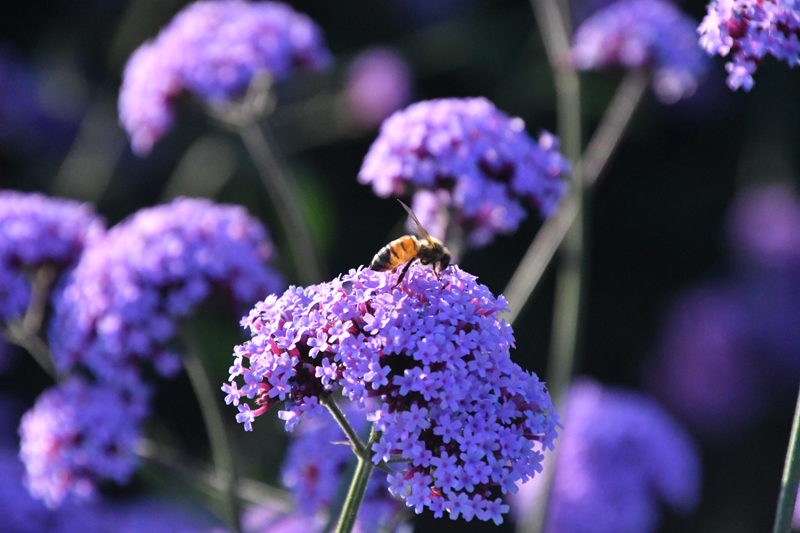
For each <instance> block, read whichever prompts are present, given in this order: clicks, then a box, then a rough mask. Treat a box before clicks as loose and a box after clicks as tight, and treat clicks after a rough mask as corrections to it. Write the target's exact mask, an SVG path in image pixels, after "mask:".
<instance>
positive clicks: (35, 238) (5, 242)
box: [0, 191, 104, 322]
mask: <svg viewBox="0 0 800 533" xmlns="http://www.w3.org/2000/svg"><path fill="white" fill-rule="evenodd" d="M103 231H104V225H103V222H102V220H101V219H100V218H99V217H98V216H97V215H96V214H95V213H94V212H93V211H92V209H91V207H90V206H89V205H88V204H82V203H78V202H73V201H70V200H61V199H56V198H48V197H46V196H44V195H41V194H30V193H21V192H16V191H0V322H4V321H8V320H12V319H14V318H17V317H19V316H20V315H22V314H23V313H24V311H25V309H26V308H27V306H28V300H29V298H30V284H29V283H28V281H27V279H26V277H25V272H24V271H25V270H28V271H32V270H35V269H36V268H38V267H41V266H45V265H49V266H53V267H55V268H56V269H57V270H64V269H67V268H69V267H71V266H72V265H73V264H74V263H75V262H76V261H77V259H78V257H80V255H81V253H82V252H83V250H84V248H85V247H86V246H88V245H90V244H91V243H93V242H95V241H96V240H97V239H98V238H99V237H101V236H102V234H103Z"/></svg>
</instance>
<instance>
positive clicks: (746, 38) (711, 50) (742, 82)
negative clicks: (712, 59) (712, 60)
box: [697, 0, 800, 91]
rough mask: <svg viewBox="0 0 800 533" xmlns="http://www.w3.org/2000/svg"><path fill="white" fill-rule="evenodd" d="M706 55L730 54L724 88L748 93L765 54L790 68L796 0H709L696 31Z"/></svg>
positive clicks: (799, 56) (798, 17)
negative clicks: (739, 89) (705, 12)
mask: <svg viewBox="0 0 800 533" xmlns="http://www.w3.org/2000/svg"><path fill="white" fill-rule="evenodd" d="M697 31H698V33H699V34H700V46H702V47H703V49H704V50H705V51H706V52H708V54H709V55H720V56H722V57H727V56H729V55H730V59H731V61H729V62H728V63H727V64H726V65H725V70H727V71H728V86H729V87H730V88H731V89H734V90H736V89H738V88H740V87H741V88H742V89H744V90H745V91H749V90H750V89H752V88H753V85H755V80H754V79H753V74H754V73H755V71H756V69H757V68H758V65H759V63H760V62H761V60H762V59H764V57H765V56H766V55H768V54H770V55H772V56H774V57H775V58H777V59H778V60H780V61H785V62H786V63H787V64H788V65H789V66H790V67H794V66H796V65H798V63H800V42H799V41H798V38H800V4H798V3H797V1H796V0H758V1H753V0H712V2H711V3H710V4H709V5H708V14H707V15H706V17H705V18H704V19H703V22H702V23H701V24H700V27H699V28H698V29H697Z"/></svg>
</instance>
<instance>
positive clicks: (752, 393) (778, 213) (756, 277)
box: [645, 185, 800, 441]
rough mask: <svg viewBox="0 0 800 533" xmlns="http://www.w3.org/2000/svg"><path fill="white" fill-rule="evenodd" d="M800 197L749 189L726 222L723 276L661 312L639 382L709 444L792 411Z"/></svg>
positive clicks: (798, 365) (776, 189)
mask: <svg viewBox="0 0 800 533" xmlns="http://www.w3.org/2000/svg"><path fill="white" fill-rule="evenodd" d="M798 235H800V199H798V197H797V196H796V195H795V194H794V193H793V192H792V191H791V190H790V189H789V188H788V187H785V186H781V185H775V186H771V187H768V188H765V189H760V190H748V191H745V192H744V193H743V194H742V195H741V197H740V198H739V199H738V200H737V201H736V202H735V204H734V206H733V208H732V210H731V216H730V219H729V240H730V242H731V245H732V248H733V251H734V258H733V261H732V263H733V266H732V269H731V270H732V274H731V275H730V276H729V277H728V278H727V279H719V280H713V281H711V282H705V283H703V284H699V285H697V286H695V287H690V288H688V289H686V290H684V292H683V293H682V294H681V295H679V296H678V297H677V298H676V300H675V302H674V303H673V305H672V307H671V308H670V310H669V311H668V313H667V314H666V318H665V320H664V324H663V327H662V332H661V335H660V339H659V345H658V347H657V349H656V351H655V354H654V355H655V357H653V359H652V361H651V362H650V364H649V366H648V367H647V368H646V372H645V381H646V383H647V385H648V388H649V389H650V390H651V391H652V392H653V393H654V394H656V395H657V396H658V397H659V398H660V399H662V401H663V402H664V403H665V404H666V405H668V406H669V407H670V408H671V409H672V410H673V411H674V412H675V413H677V414H679V415H680V416H681V417H682V419H684V420H685V421H686V422H687V423H688V424H689V425H690V426H691V427H692V429H693V430H694V431H695V432H696V433H697V434H698V435H701V436H703V437H704V438H706V439H709V440H714V441H719V440H723V439H727V438H730V437H733V436H736V435H738V434H741V433H742V432H744V431H747V430H748V429H749V428H751V427H752V425H753V423H754V422H755V421H756V420H758V419H759V418H761V417H763V416H764V415H765V414H767V413H768V412H770V410H772V409H774V408H776V407H780V406H782V405H790V404H791V402H792V401H793V400H794V399H795V398H796V395H797V380H798V379H800V358H798V357H797V354H798V353H800V329H798V327H797V324H798V322H800V237H798Z"/></svg>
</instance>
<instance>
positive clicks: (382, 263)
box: [369, 235, 419, 272]
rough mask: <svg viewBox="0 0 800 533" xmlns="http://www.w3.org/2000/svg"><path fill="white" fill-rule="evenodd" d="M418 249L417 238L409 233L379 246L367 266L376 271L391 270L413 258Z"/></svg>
mask: <svg viewBox="0 0 800 533" xmlns="http://www.w3.org/2000/svg"><path fill="white" fill-rule="evenodd" d="M418 249H419V245H418V244H417V240H416V239H415V238H414V237H413V236H411V235H405V236H403V237H400V238H399V239H395V240H393V241H392V242H390V243H389V244H387V245H386V246H384V247H383V248H381V249H380V251H378V253H377V254H375V257H373V258H372V263H370V265H369V268H370V270H375V271H377V272H382V271H384V270H391V269H393V268H396V267H397V266H399V265H402V264H403V263H405V262H406V261H410V260H411V259H414V257H416V256H417V250H418Z"/></svg>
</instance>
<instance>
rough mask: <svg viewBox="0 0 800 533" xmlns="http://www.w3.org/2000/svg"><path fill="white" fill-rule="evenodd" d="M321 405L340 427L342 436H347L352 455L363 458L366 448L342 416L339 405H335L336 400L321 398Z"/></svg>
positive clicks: (331, 397)
mask: <svg viewBox="0 0 800 533" xmlns="http://www.w3.org/2000/svg"><path fill="white" fill-rule="evenodd" d="M322 405H324V406H325V407H327V408H328V411H330V412H331V414H332V415H333V418H334V419H335V420H336V422H337V423H338V424H339V426H341V428H342V431H344V434H345V435H347V440H349V441H350V446H351V447H352V448H353V453H355V454H356V455H357V456H359V457H364V456H365V455H366V447H365V446H364V443H363V442H361V439H360V438H359V437H358V433H356V430H354V429H353V426H351V425H350V422H348V421H347V418H346V417H345V416H344V413H343V412H342V410H341V409H339V404H337V403H336V400H334V398H333V396H328V397H327V398H323V399H322Z"/></svg>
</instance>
